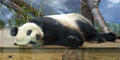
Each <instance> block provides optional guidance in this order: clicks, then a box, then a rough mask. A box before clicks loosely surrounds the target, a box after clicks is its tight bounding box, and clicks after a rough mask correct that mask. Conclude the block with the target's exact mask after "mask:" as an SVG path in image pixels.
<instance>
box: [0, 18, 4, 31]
mask: <svg viewBox="0 0 120 60" xmlns="http://www.w3.org/2000/svg"><path fill="white" fill-rule="evenodd" d="M4 26H5V23H4V22H3V21H2V20H0V29H1V28H4Z"/></svg>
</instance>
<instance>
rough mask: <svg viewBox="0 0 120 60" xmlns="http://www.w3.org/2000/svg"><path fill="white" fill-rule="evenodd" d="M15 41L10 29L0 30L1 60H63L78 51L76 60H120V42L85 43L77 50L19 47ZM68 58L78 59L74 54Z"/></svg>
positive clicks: (54, 47) (61, 47)
mask: <svg viewBox="0 0 120 60" xmlns="http://www.w3.org/2000/svg"><path fill="white" fill-rule="evenodd" d="M14 40H15V38H13V37H11V36H10V35H9V29H5V30H0V60H62V59H63V56H64V54H65V53H66V51H76V52H77V57H78V59H76V60H120V40H116V42H105V43H100V44H95V43H88V42H85V44H84V45H83V46H82V47H80V48H79V49H76V50H73V49H70V48H68V47H64V46H43V47H39V48H33V47H18V46H14V45H13V43H14ZM70 54H71V55H70ZM68 56H71V57H73V58H74V57H76V55H75V54H74V53H73V52H69V53H68ZM69 58H70V57H68V60H74V59H69Z"/></svg>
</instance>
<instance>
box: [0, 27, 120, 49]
mask: <svg viewBox="0 0 120 60" xmlns="http://www.w3.org/2000/svg"><path fill="white" fill-rule="evenodd" d="M14 40H15V38H14V37H11V36H10V29H8V28H6V29H0V47H15V46H14V45H13V43H14ZM83 46H84V47H93V48H94V47H113V48H114V47H115V48H120V40H116V42H104V43H99V44H97V43H88V42H85V44H84V45H83Z"/></svg>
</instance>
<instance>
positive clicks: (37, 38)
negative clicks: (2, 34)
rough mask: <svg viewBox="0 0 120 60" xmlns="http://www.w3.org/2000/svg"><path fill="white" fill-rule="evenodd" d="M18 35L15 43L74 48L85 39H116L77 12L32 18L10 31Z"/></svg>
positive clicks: (93, 40) (113, 35) (13, 34)
mask: <svg viewBox="0 0 120 60" xmlns="http://www.w3.org/2000/svg"><path fill="white" fill-rule="evenodd" d="M10 33H11V35H12V36H15V37H16V40H15V43H14V44H15V45H18V46H28V45H31V46H42V45H62V46H68V47H73V48H78V47H79V46H82V45H83V43H84V42H85V41H89V42H98V43H101V42H104V41H115V38H116V36H115V34H113V33H112V32H110V33H99V32H98V31H97V30H95V28H94V27H93V25H92V23H91V22H90V20H88V19H87V18H85V17H84V16H82V15H80V14H77V13H69V14H59V15H48V16H43V17H40V18H37V19H31V20H30V21H28V22H27V23H25V24H23V25H22V26H20V27H13V28H12V29H11V31H10Z"/></svg>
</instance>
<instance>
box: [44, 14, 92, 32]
mask: <svg viewBox="0 0 120 60" xmlns="http://www.w3.org/2000/svg"><path fill="white" fill-rule="evenodd" d="M44 17H50V18H53V19H54V20H57V21H58V22H60V23H61V24H63V25H64V26H67V27H69V28H71V29H74V30H79V27H78V25H77V24H76V21H77V20H80V21H82V22H85V23H87V22H88V23H89V24H91V25H92V23H91V22H90V20H88V19H86V18H85V17H83V16H82V15H80V14H77V13H69V14H60V15H49V16H44Z"/></svg>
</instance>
